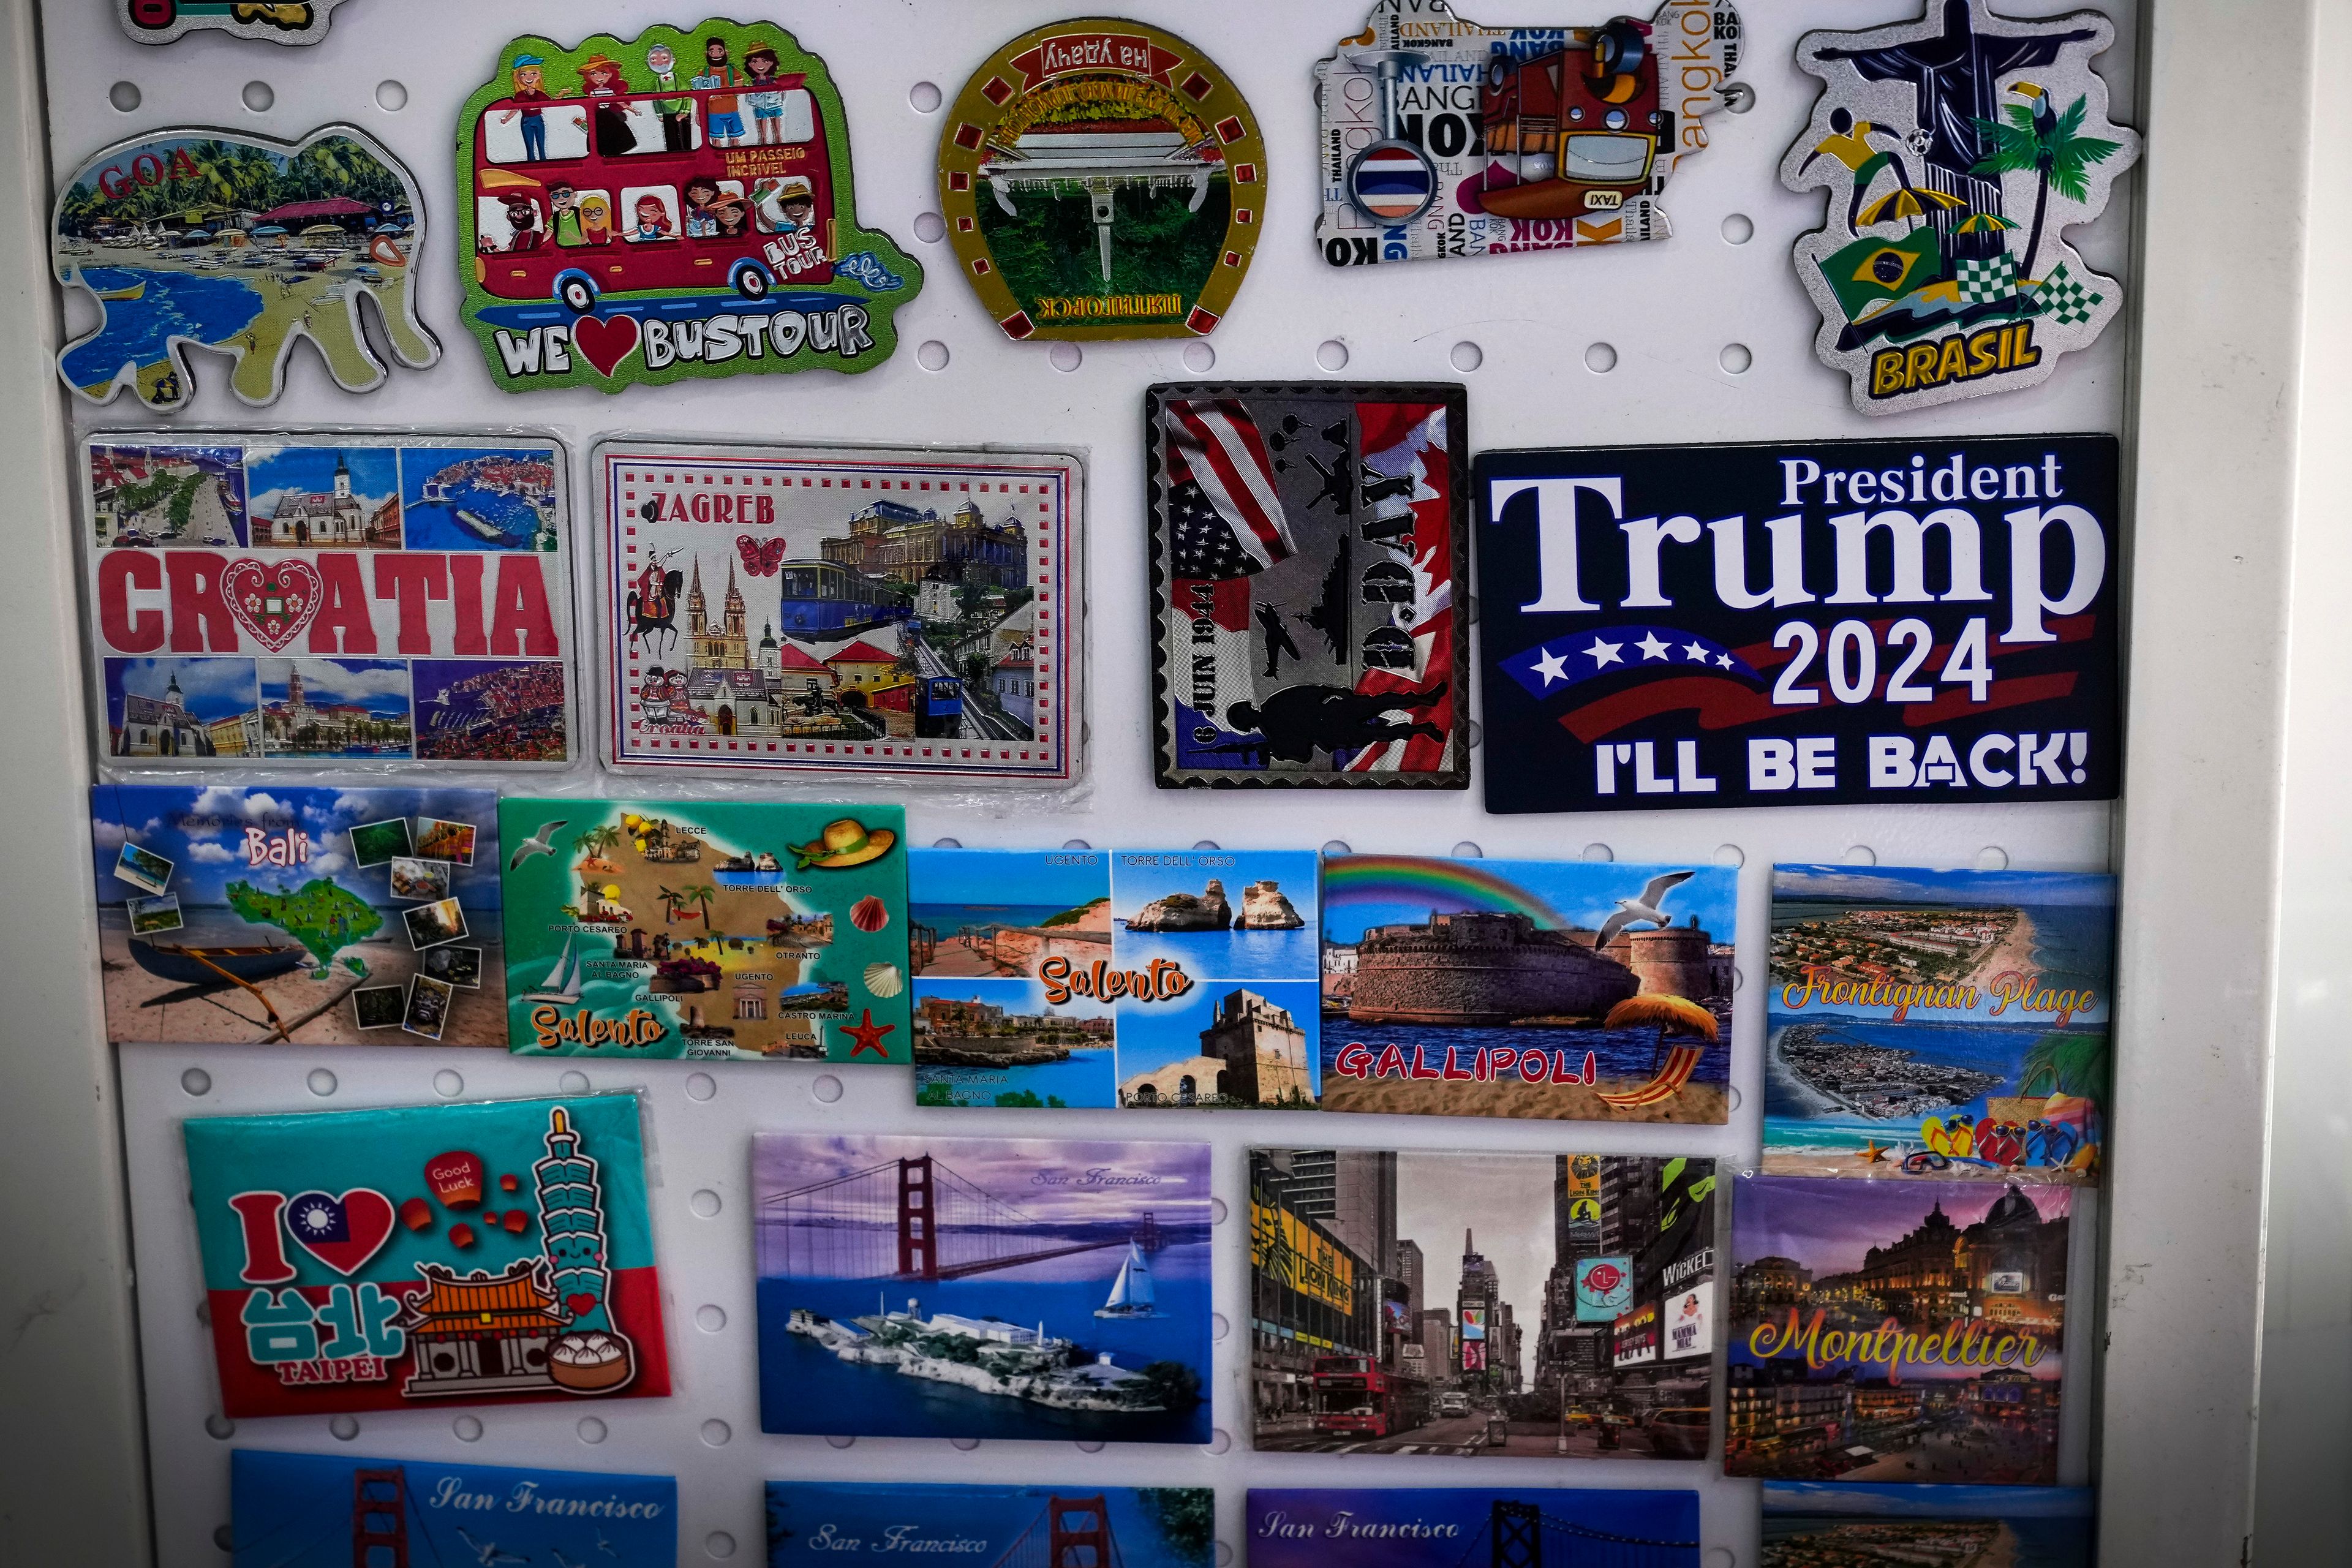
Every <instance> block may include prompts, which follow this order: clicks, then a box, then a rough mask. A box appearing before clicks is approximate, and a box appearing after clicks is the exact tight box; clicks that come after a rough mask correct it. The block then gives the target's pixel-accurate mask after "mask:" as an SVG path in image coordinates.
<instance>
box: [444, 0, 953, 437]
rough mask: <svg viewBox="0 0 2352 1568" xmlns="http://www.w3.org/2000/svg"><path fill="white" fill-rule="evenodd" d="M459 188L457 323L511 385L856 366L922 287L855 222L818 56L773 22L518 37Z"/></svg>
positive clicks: (474, 132)
mask: <svg viewBox="0 0 2352 1568" xmlns="http://www.w3.org/2000/svg"><path fill="white" fill-rule="evenodd" d="M457 183H458V184H459V186H460V187H461V188H462V189H463V190H464V191H465V192H466V193H467V195H466V196H465V198H464V199H463V200H461V201H460V203H459V212H458V217H457V226H458V244H459V249H460V253H461V255H463V256H465V257H467V258H468V260H467V267H468V270H467V274H466V323H467V326H469V327H471V328H472V329H473V331H474V335H475V336H476V337H478V338H479V339H480V340H481V344H482V353H483V355H484V357H485V358H486V359H487V360H488V363H489V368H490V374H491V376H492V378H493V379H495V380H496V381H497V382H498V384H499V385H500V386H502V387H504V388H506V389H507V390H508V391H509V392H535V391H540V390H542V389H545V388H548V387H558V386H589V387H595V388H597V389H599V390H601V391H604V392H618V391H619V390H621V388H623V387H625V386H629V385H633V384H662V383H667V382H672V381H677V380H681V379H684V378H687V377H701V376H721V375H735V374H743V373H747V372H779V371H800V370H838V371H861V370H870V369H872V368H873V367H874V366H876V365H877V364H880V363H882V362H883V361H884V360H886V359H888V358H889V357H890V354H891V353H892V351H893V350H895V349H896V348H897V347H898V331H897V328H896V327H895V326H894V324H893V322H892V312H894V311H895V310H898V307H899V306H901V305H903V304H905V303H906V302H907V301H908V300H912V299H913V298H914V297H915V294H916V292H917V291H918V290H919V289H921V288H922V284H923V269H922V268H921V267H920V266H919V265H918V264H917V263H916V261H915V260H914V258H911V257H909V256H908V254H907V253H906V252H905V251H903V250H901V249H900V248H899V247H898V243H897V242H896V241H895V240H893V239H892V238H891V237H889V236H888V235H887V234H884V233H882V232H881V231H880V230H878V229H869V228H866V227H863V226H860V225H859V223H858V218H857V199H856V182H855V180H854V179H853V177H852V174H851V167H850V156H849V120H848V115H847V111H846V110H845V108H844V106H843V103H842V98H841V93H840V90H839V89H837V88H836V87H835V85H834V81H833V77H832V75H831V73H830V72H828V71H827V70H826V69H825V64H824V60H822V59H820V58H817V57H816V56H815V55H813V54H810V53H809V52H808V51H806V50H805V49H803V48H802V47H800V45H799V44H798V43H797V42H795V41H794V40H793V36H792V35H791V34H790V33H788V32H786V31H784V30H783V29H782V27H779V26H775V25H773V24H772V23H764V22H763V23H742V22H729V21H723V20H722V21H708V22H704V23H702V24H700V25H699V26H694V27H691V28H681V27H667V26H662V27H648V28H646V30H645V31H644V32H642V33H640V34H638V35H637V36H636V37H635V38H620V37H614V35H612V34H610V33H599V34H596V35H595V36H594V37H589V38H585V39H583V40H582V41H581V43H580V45H579V47H576V48H565V47H562V45H560V44H558V43H556V42H555V41H554V40H553V39H551V38H544V37H520V38H517V39H515V40H514V41H513V42H511V43H509V45H507V47H505V48H504V49H502V50H501V51H499V73H498V76H497V77H496V78H495V79H493V80H491V81H489V82H488V83H487V84H485V85H484V86H483V87H482V88H481V89H480V90H478V91H477V92H476V93H475V94H474V96H473V97H472V99H470V100H468V101H467V105H466V109H465V113H464V115H463V117H462V118H461V119H460V121H458V126H457Z"/></svg>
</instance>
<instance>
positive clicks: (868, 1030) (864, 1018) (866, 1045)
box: [840, 1007, 898, 1061]
mask: <svg viewBox="0 0 2352 1568" xmlns="http://www.w3.org/2000/svg"><path fill="white" fill-rule="evenodd" d="M840 1027H841V1032H842V1033H843V1034H845V1035H847V1036H848V1037H850V1038H851V1039H853V1040H856V1042H857V1043H856V1045H854V1046H852V1047H849V1058H850V1059H851V1060H852V1061H855V1060H856V1059H857V1053H858V1052H860V1051H872V1052H873V1053H874V1054H875V1055H876V1056H877V1057H880V1058H882V1059H883V1060H885V1061H887V1060H889V1059H890V1053H889V1051H888V1050H887V1049H886V1048H884V1047H883V1044H882V1037H883V1036H885V1035H887V1034H888V1033H889V1032H890V1031H891V1030H893V1029H895V1028H897V1027H898V1025H896V1024H877V1023H876V1022H875V1021H874V1009H873V1008H871V1007H861V1008H859V1009H858V1019H857V1022H856V1023H855V1024H844V1025H842V1026H840Z"/></svg>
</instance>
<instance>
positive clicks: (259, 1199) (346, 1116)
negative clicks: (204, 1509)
mask: <svg viewBox="0 0 2352 1568" xmlns="http://www.w3.org/2000/svg"><path fill="white" fill-rule="evenodd" d="M184 1133H185V1137H186V1141H187V1151H188V1176H189V1184H190V1197H191V1201H192V1202H193V1203H194V1206H195V1211H196V1235H197V1239H198V1242H199V1244H200V1247H201V1250H202V1253H203V1258H204V1274H205V1296H206V1300H208V1302H209V1303H210V1306H211V1313H212V1316H211V1322H212V1331H213V1349H214V1352H215V1360H216V1361H217V1363H218V1364H219V1368H220V1387H221V1413H222V1414H223V1415H227V1416H229V1417H230V1418H231V1419H238V1418H242V1417H244V1416H248V1415H327V1414H330V1413H331V1412H334V1411H339V1410H400V1409H410V1408H415V1407H416V1406H419V1405H445V1406H446V1405H507V1404H519V1403H526V1402H537V1401H546V1400H555V1401H559V1402H561V1401H570V1400H578V1399H598V1398H638V1397H658V1396H660V1395H663V1394H667V1393H668V1392H669V1352H668V1347H667V1344H666V1342H664V1340H663V1337H662V1309H661V1281H660V1279H659V1277H658V1276H657V1275H656V1273H655V1270H654V1253H653V1231H652V1226H651V1225H650V1222H649V1220H648V1217H647V1215H646V1177H645V1154H644V1144H643V1142H642V1139H641V1136H640V1134H639V1131H638V1123H637V1099H636V1096H635V1095H634V1094H601V1095H575V1096H570V1097H567V1098H565V1099H562V1100H496V1101H489V1102H486V1103H482V1104H473V1105H431V1106H414V1107H407V1108H403V1109H396V1110H346V1111H331V1112H319V1111H310V1112H305V1113H302V1114H299V1115H277V1116H207V1117H194V1118H191V1119H190V1120H189V1121H187V1122H185V1123H184Z"/></svg>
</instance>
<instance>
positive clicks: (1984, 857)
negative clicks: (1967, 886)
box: [1977, 844, 2009, 871]
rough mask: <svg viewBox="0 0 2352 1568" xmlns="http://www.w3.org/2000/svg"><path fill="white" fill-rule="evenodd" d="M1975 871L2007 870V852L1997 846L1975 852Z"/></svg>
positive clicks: (1989, 846)
mask: <svg viewBox="0 0 2352 1568" xmlns="http://www.w3.org/2000/svg"><path fill="white" fill-rule="evenodd" d="M1977 869H1978V870H1979V871H2006V870H2008V869H2009V851H2008V850H2006V849H2003V848H2002V847H2000V845H1998V844H1988V845H1986V846H1985V847H1983V848H1981V849H1979V850H1978V851H1977Z"/></svg>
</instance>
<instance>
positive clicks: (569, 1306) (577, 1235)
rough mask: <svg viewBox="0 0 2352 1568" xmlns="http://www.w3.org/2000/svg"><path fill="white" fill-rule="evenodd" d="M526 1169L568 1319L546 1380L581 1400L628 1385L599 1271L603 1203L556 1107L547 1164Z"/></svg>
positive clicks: (592, 1167) (622, 1340)
mask: <svg viewBox="0 0 2352 1568" xmlns="http://www.w3.org/2000/svg"><path fill="white" fill-rule="evenodd" d="M530 1169H531V1176H532V1179H533V1180H534V1181H535V1182H536V1183H537V1184H538V1190H539V1223H540V1229H541V1234H542V1235H543V1236H544V1237H546V1245H547V1268H548V1276H549V1281H550V1283H551V1285H552V1286H553V1288H554V1292H555V1300H556V1302H557V1304H558V1307H559V1309H560V1310H562V1312H563V1313H564V1314H565V1316H566V1318H567V1320H568V1321H567V1324H566V1329H567V1331H566V1332H565V1333H564V1335H563V1336H562V1338H561V1339H560V1340H558V1341H557V1342H556V1343H555V1345H554V1347H553V1348H552V1349H551V1351H550V1352H549V1353H548V1373H549V1375H550V1376H551V1377H552V1378H553V1379H554V1380H555V1382H556V1384H558V1385H559V1386H562V1387H565V1388H570V1389H572V1390H574V1391H575V1392H580V1393H602V1392H604V1391H605V1390H606V1389H609V1388H613V1387H617V1386H618V1385H619V1384H623V1383H625V1382H627V1381H628V1379H629V1376H630V1374H631V1373H632V1371H633V1370H634V1367H633V1364H632V1363H633V1360H634V1358H633V1356H632V1355H631V1353H630V1345H629V1342H628V1339H627V1337H626V1336H625V1335H624V1334H622V1333H621V1332H620V1331H618V1330H616V1329H615V1328H614V1326H613V1321H612V1318H611V1316H610V1314H609V1312H608V1311H607V1309H606V1302H605V1293H606V1291H607V1290H608V1289H610V1288H611V1284H612V1275H611V1273H610V1272H609V1271H608V1270H607V1268H605V1250H604V1197H603V1194H602V1192H601V1191H600V1189H599V1188H598V1186H597V1182H596V1162H595V1161H593V1160H592V1159H590V1158H589V1157H588V1156H587V1155H585V1154H583V1153H582V1152H580V1135H579V1134H578V1133H576V1132H574V1131H572V1122H571V1119H570V1118H569V1117H568V1116H566V1115H565V1113H564V1110H563V1107H562V1106H560V1105H559V1106H557V1107H555V1108H554V1109H553V1110H551V1111H549V1112H548V1117H547V1158H546V1159H544V1160H541V1161H540V1162H539V1163H537V1164H535V1165H533V1166H532V1167H531V1168H530Z"/></svg>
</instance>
